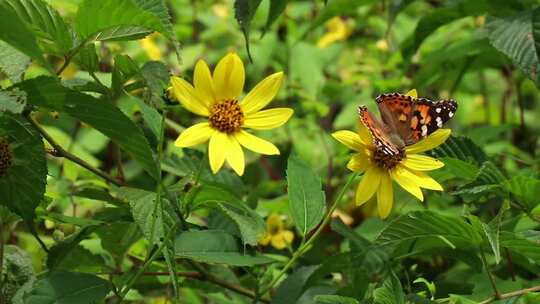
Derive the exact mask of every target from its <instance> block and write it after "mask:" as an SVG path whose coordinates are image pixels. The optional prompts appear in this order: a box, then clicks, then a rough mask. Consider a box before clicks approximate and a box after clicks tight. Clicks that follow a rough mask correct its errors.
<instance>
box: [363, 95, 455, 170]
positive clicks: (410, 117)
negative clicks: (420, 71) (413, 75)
mask: <svg viewBox="0 0 540 304" xmlns="http://www.w3.org/2000/svg"><path fill="white" fill-rule="evenodd" d="M376 101H377V106H378V108H379V112H380V114H381V118H382V121H380V120H379V119H377V118H376V117H375V116H374V115H373V114H372V113H371V112H369V110H368V109H367V108H366V107H365V106H360V107H359V108H358V113H359V115H360V120H361V121H362V123H363V124H364V125H365V126H366V127H367V129H368V130H369V131H370V133H371V135H372V139H373V145H374V146H375V158H376V159H380V160H381V164H383V165H384V166H385V167H392V166H393V165H395V163H397V162H399V161H400V160H401V159H403V157H404V156H405V147H407V146H409V145H412V144H414V143H417V142H418V141H420V140H422V139H424V138H426V137H427V136H428V135H429V134H431V133H433V132H435V131H436V130H437V129H439V128H441V127H442V126H443V124H444V123H446V122H447V121H448V120H450V118H452V117H453V116H454V114H455V112H456V110H457V103H456V102H455V101H454V100H441V101H437V102H435V101H431V100H429V99H426V98H414V97H411V96H408V95H403V94H399V93H391V94H382V95H379V96H378V97H377V98H376Z"/></svg>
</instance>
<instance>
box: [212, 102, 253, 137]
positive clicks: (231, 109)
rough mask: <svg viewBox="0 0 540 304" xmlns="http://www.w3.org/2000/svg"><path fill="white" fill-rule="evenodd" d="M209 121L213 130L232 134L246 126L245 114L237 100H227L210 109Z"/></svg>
mask: <svg viewBox="0 0 540 304" xmlns="http://www.w3.org/2000/svg"><path fill="white" fill-rule="evenodd" d="M209 121H210V126H211V127H212V128H214V129H217V130H219V131H221V132H223V133H227V134H231V133H235V132H237V131H239V130H240V128H241V127H242V125H243V124H244V113H242V108H240V104H239V103H238V101H237V100H234V99H231V100H225V101H222V102H218V103H216V104H214V105H212V107H210V118H209Z"/></svg>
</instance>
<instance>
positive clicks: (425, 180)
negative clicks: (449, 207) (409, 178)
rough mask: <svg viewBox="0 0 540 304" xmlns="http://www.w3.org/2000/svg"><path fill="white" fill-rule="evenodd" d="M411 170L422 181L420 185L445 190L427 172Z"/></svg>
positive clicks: (425, 187)
mask: <svg viewBox="0 0 540 304" xmlns="http://www.w3.org/2000/svg"><path fill="white" fill-rule="evenodd" d="M410 171H411V173H412V174H414V175H415V176H416V177H415V178H416V179H417V180H418V182H419V183H420V184H419V185H420V187H421V188H424V189H429V190H436V191H444V189H443V187H442V186H441V184H439V183H438V182H437V181H436V180H434V179H433V178H431V177H430V176H429V175H427V174H426V173H424V172H420V171H414V170H410Z"/></svg>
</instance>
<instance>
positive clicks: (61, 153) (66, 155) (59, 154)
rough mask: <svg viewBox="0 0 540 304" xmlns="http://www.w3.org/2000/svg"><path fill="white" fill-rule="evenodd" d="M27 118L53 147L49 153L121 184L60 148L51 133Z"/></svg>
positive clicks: (120, 184) (117, 184) (111, 181)
mask: <svg viewBox="0 0 540 304" xmlns="http://www.w3.org/2000/svg"><path fill="white" fill-rule="evenodd" d="M27 119H28V121H29V122H30V123H31V124H32V125H34V127H35V128H36V129H37V130H38V132H39V133H40V134H41V136H43V138H45V139H46V140H47V142H48V143H49V144H50V145H51V146H52V147H53V148H54V150H55V151H54V152H53V153H51V154H52V155H53V156H56V157H64V158H67V159H69V160H70V161H72V162H74V163H76V164H78V165H79V166H81V167H83V168H85V169H87V170H88V171H90V172H93V173H94V174H96V175H97V176H99V177H101V178H103V179H104V180H106V181H108V182H110V183H112V184H115V185H116V186H119V187H120V186H122V183H121V182H119V181H118V180H116V179H115V178H114V177H112V176H110V175H109V174H107V173H105V172H103V171H100V170H99V169H97V168H95V167H94V166H92V165H90V164H89V163H87V162H85V161H84V160H82V159H81V158H79V157H78V156H76V155H74V154H71V153H70V152H68V151H66V150H65V149H64V148H62V146H60V144H58V143H57V142H56V141H55V140H54V139H53V138H52V137H51V135H49V133H47V131H45V129H43V127H41V126H40V125H39V124H38V123H37V122H36V121H35V120H34V119H33V118H31V117H30V116H28V117H27Z"/></svg>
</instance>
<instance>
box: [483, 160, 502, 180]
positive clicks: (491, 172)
mask: <svg viewBox="0 0 540 304" xmlns="http://www.w3.org/2000/svg"><path fill="white" fill-rule="evenodd" d="M476 181H477V182H479V183H482V184H501V183H502V182H504V181H506V177H505V176H504V174H503V173H502V172H501V170H500V169H499V168H498V167H497V166H495V165H494V164H493V163H492V162H490V161H486V162H484V163H483V164H482V167H480V171H478V175H477V176H476Z"/></svg>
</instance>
